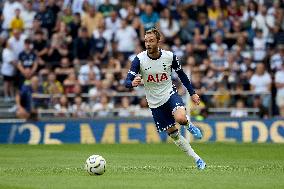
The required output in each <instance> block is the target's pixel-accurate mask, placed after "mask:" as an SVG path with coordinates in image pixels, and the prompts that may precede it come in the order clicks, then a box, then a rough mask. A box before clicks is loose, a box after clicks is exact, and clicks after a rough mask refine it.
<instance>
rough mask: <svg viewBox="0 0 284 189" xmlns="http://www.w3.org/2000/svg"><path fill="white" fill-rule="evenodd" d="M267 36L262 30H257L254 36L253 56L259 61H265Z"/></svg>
mask: <svg viewBox="0 0 284 189" xmlns="http://www.w3.org/2000/svg"><path fill="white" fill-rule="evenodd" d="M266 41H267V40H266V38H265V37H264V36H263V34H262V30H259V29H257V30H256V36H255V37H254V38H253V58H254V60H255V61H257V62H261V61H263V59H264V58H265V56H266Z"/></svg>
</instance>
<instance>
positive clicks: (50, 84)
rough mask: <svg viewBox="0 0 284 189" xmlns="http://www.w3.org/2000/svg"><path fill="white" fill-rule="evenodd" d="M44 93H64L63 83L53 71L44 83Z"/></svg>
mask: <svg viewBox="0 0 284 189" xmlns="http://www.w3.org/2000/svg"><path fill="white" fill-rule="evenodd" d="M43 88H44V93H45V94H51V95H54V94H62V93H63V87H62V85H61V83H60V82H59V81H58V80H56V75H55V74H54V73H53V72H50V73H49V74H48V78H47V81H46V82H44V83H43Z"/></svg>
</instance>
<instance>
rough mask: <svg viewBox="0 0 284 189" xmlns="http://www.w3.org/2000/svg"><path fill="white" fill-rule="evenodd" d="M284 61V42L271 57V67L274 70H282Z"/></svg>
mask: <svg viewBox="0 0 284 189" xmlns="http://www.w3.org/2000/svg"><path fill="white" fill-rule="evenodd" d="M283 62H284V44H281V45H278V47H277V52H276V53H275V54H273V55H272V56H271V58H270V68H271V70H273V71H277V70H281V69H282V64H283Z"/></svg>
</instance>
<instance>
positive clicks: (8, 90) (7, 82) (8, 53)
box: [1, 42, 17, 102]
mask: <svg viewBox="0 0 284 189" xmlns="http://www.w3.org/2000/svg"><path fill="white" fill-rule="evenodd" d="M3 46H4V47H5V48H4V50H3V52H2V66H1V74H2V75H3V80H4V84H3V85H4V101H5V102H8V101H11V100H12V98H14V95H15V89H14V80H15V75H16V66H17V61H16V57H15V56H14V53H13V51H12V49H11V47H10V45H9V43H7V42H5V43H4V44H3Z"/></svg>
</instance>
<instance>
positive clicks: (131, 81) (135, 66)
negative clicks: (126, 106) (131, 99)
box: [124, 56, 141, 88]
mask: <svg viewBox="0 0 284 189" xmlns="http://www.w3.org/2000/svg"><path fill="white" fill-rule="evenodd" d="M139 70H140V60H139V58H138V57H137V56H136V57H135V58H134V60H133V61H132V63H131V67H130V70H129V71H128V73H127V77H126V79H125V82H124V85H125V87H126V88H132V87H137V86H138V85H139V84H140V83H141V77H137V76H136V75H137V74H138V73H139Z"/></svg>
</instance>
